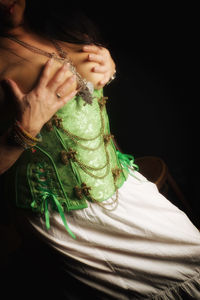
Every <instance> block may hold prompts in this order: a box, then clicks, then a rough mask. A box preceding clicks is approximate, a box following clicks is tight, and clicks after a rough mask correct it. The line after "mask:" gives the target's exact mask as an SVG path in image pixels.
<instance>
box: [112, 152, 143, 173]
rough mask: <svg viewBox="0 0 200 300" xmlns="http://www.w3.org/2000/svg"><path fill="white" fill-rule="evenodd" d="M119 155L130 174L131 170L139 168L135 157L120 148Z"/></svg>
mask: <svg viewBox="0 0 200 300" xmlns="http://www.w3.org/2000/svg"><path fill="white" fill-rule="evenodd" d="M117 157H118V159H119V161H120V163H121V165H122V166H123V168H124V169H126V170H127V171H128V172H129V173H130V174H131V171H130V170H134V169H136V170H137V171H138V170H139V167H138V166H137V165H136V164H135V163H134V157H133V156H132V155H130V154H124V153H121V152H120V151H119V150H117Z"/></svg>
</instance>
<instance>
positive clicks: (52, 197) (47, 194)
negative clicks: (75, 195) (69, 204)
mask: <svg viewBox="0 0 200 300" xmlns="http://www.w3.org/2000/svg"><path fill="white" fill-rule="evenodd" d="M42 198H43V200H44V214H45V220H46V228H47V229H50V218H49V210H48V205H49V200H51V201H53V202H54V203H55V205H56V206H57V208H58V211H59V214H60V216H61V219H62V221H63V224H64V226H65V228H66V230H67V232H68V233H69V235H70V236H71V237H72V238H73V239H76V236H75V234H74V233H73V232H72V231H71V229H70V228H69V226H68V224H67V221H66V218H65V215H64V212H63V208H62V206H61V204H60V202H59V201H58V199H57V198H56V196H55V195H54V194H53V193H51V192H49V191H44V190H43V195H42Z"/></svg>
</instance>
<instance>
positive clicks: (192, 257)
mask: <svg viewBox="0 0 200 300" xmlns="http://www.w3.org/2000/svg"><path fill="white" fill-rule="evenodd" d="M135 175H136V176H137V177H138V178H139V179H140V180H138V179H136V178H134V177H132V176H129V177H128V179H127V181H126V182H125V183H124V185H123V186H122V187H121V188H120V189H119V198H118V206H117V208H116V209H115V210H113V211H108V210H105V209H104V208H102V207H100V206H99V205H98V204H93V203H89V204H88V205H89V206H88V208H86V209H83V210H78V211H73V212H71V213H69V214H66V219H67V223H68V225H69V227H70V228H71V230H72V232H73V233H74V234H75V235H76V240H74V239H72V238H71V237H70V236H69V234H68V233H67V231H66V229H65V227H64V225H63V223H62V220H61V218H60V215H59V214H58V213H55V212H54V213H52V215H51V219H50V223H51V228H50V230H46V226H45V221H44V219H43V218H39V217H38V218H36V217H30V218H29V220H28V221H29V223H30V225H31V226H33V227H34V229H35V230H36V231H37V232H38V233H39V234H40V235H41V236H42V238H43V239H45V241H46V242H47V243H48V244H49V245H51V246H52V247H53V248H54V249H56V250H57V251H58V252H60V253H62V254H63V255H62V257H63V266H64V268H65V269H66V272H68V273H70V274H71V275H72V276H73V277H74V278H76V279H77V280H79V281H81V282H83V283H84V284H86V285H88V286H91V287H93V288H95V289H96V290H97V291H98V290H99V291H101V292H103V293H104V296H103V298H102V299H103V300H104V299H107V298H108V299H109V297H113V298H114V299H119V300H128V299H134V300H135V299H171V300H172V299H173V300H174V299H183V298H182V297H181V296H180V295H181V293H182V292H185V293H186V294H188V295H190V297H191V298H192V299H200V233H199V231H198V230H197V228H196V227H195V226H194V225H193V224H192V223H191V222H190V220H189V219H188V217H187V216H186V215H185V213H183V212H182V211H181V210H179V209H178V208H177V207H176V206H174V205H173V204H172V203H171V202H169V201H168V200H167V199H166V198H165V197H164V196H162V195H161V194H160V193H159V192H158V190H157V187H156V185H154V184H153V183H151V182H149V181H147V180H146V179H145V178H144V177H143V176H142V175H141V174H139V173H138V172H135ZM107 202H109V200H108V201H107ZM65 258H66V259H65ZM184 299H185V298H184Z"/></svg>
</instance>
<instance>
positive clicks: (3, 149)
mask: <svg viewBox="0 0 200 300" xmlns="http://www.w3.org/2000/svg"><path fill="white" fill-rule="evenodd" d="M8 136H9V131H7V132H6V133H5V134H4V135H2V136H1V137H0V175H2V174H3V173H5V172H6V171H7V170H8V169H10V167H12V165H13V164H14V163H15V162H16V161H17V160H18V158H19V157H20V155H21V154H22V153H23V151H24V149H23V148H22V147H20V146H18V145H14V144H13V145H12V144H11V143H9V142H8Z"/></svg>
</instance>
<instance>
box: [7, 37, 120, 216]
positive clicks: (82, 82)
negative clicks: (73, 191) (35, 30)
mask: <svg viewBox="0 0 200 300" xmlns="http://www.w3.org/2000/svg"><path fill="white" fill-rule="evenodd" d="M7 38H9V39H10V40H12V41H14V42H16V43H18V44H20V45H21V46H23V47H25V48H27V49H28V50H30V51H32V52H34V53H38V54H41V55H43V56H46V57H49V58H52V57H53V58H54V59H56V60H57V61H60V62H61V63H62V62H63V63H65V62H66V63H69V67H70V71H71V72H72V74H74V75H75V76H76V78H77V83H78V88H79V92H78V95H80V96H81V97H82V99H83V100H84V101H85V103H88V104H92V101H93V97H92V95H93V91H94V87H93V84H92V83H91V82H88V81H87V80H86V79H84V78H82V76H81V75H80V74H79V73H78V72H77V70H76V67H75V66H74V64H73V62H72V60H71V59H70V58H69V57H68V55H67V52H65V51H64V50H63V49H62V47H61V46H60V44H59V43H58V42H57V41H55V40H51V42H52V43H53V45H54V46H55V48H56V50H57V52H58V54H59V56H58V55H57V54H56V53H54V52H52V53H50V52H47V51H45V50H42V49H40V48H37V47H35V46H32V45H30V44H28V43H26V42H24V41H21V40H19V39H17V38H16V37H13V36H7ZM103 98H104V99H103V100H104V101H105V99H106V98H107V97H103ZM99 104H100V107H101V105H102V106H104V105H105V103H102V104H101V103H99ZM101 109H102V108H100V116H101V128H100V131H99V133H98V134H97V135H96V136H95V137H92V138H83V137H79V136H76V135H74V134H72V133H71V132H69V131H68V130H67V129H65V128H64V127H63V126H62V125H61V124H62V120H61V119H60V120H59V118H58V117H57V116H56V115H55V116H54V117H53V118H52V120H50V122H47V124H46V125H47V126H48V125H49V124H48V123H50V127H51V124H52V122H54V120H55V121H58V123H60V124H57V125H59V126H58V128H60V129H61V130H63V132H64V133H65V134H66V135H67V136H68V137H69V138H71V139H72V140H73V142H74V143H75V144H77V145H79V146H80V147H81V148H83V149H85V150H90V151H94V150H97V149H98V148H99V147H100V146H101V144H102V143H103V144H104V149H105V154H106V162H105V164H104V165H103V166H99V167H91V166H88V165H85V164H84V163H83V162H81V161H79V160H78V159H77V158H76V155H75V156H74V157H73V159H74V161H75V162H76V163H77V164H78V165H79V167H80V168H81V169H82V170H83V171H84V172H85V173H86V174H88V175H89V176H91V177H93V178H96V179H103V178H105V177H106V176H107V175H108V173H109V171H110V159H109V154H108V150H107V142H106V140H105V139H106V138H108V141H109V140H110V139H112V136H111V135H104V129H105V124H104V120H103V116H102V112H101ZM56 123H57V122H56ZM54 125H55V124H54ZM56 127H57V126H56ZM56 129H57V128H56ZM56 135H58V137H59V131H58V130H56ZM101 136H102V137H101ZM60 138H61V137H60ZM60 138H59V140H60V141H62V139H60ZM97 138H100V142H99V144H98V145H97V146H96V147H95V148H92V149H91V148H88V147H86V146H84V145H83V144H82V143H80V141H81V140H82V141H92V140H95V139H97ZM61 143H62V144H63V147H64V149H65V150H64V151H63V152H62V153H61V154H62V155H63V154H64V155H65V156H66V154H68V152H73V151H72V150H70V151H68V152H67V150H68V149H66V147H65V145H64V143H63V142H61ZM72 154H74V153H71V155H72ZM62 159H63V157H62ZM67 160H68V158H67ZM104 168H105V169H106V170H105V173H104V174H103V175H99V176H98V175H95V174H94V173H93V172H91V171H100V170H103V169H104ZM118 171H119V169H116V170H112V173H113V183H114V188H115V192H116V194H115V197H114V199H113V197H111V199H110V200H111V202H108V203H107V202H105V203H101V202H99V201H98V200H96V199H95V198H94V197H92V196H91V194H90V193H89V194H88V195H89V198H90V199H91V200H92V202H95V203H97V204H98V205H99V206H101V207H102V208H104V209H106V210H114V209H116V207H117V205H118V189H117V187H116V182H115V181H116V179H117V177H118V176H119V174H118V173H119V172H118ZM115 172H118V173H117V174H115ZM82 185H85V184H84V183H82ZM86 188H88V187H87V186H86ZM88 190H90V187H89V188H88Z"/></svg>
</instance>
